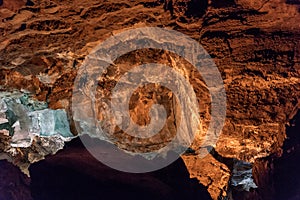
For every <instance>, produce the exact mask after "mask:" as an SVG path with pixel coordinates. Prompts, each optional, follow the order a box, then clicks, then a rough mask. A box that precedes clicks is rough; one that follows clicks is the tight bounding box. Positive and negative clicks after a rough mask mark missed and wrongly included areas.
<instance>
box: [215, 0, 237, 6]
mask: <svg viewBox="0 0 300 200" xmlns="http://www.w3.org/2000/svg"><path fill="white" fill-rule="evenodd" d="M211 5H212V6H213V7H214V8H225V7H231V6H234V5H236V3H235V1H234V0H228V1H222V0H212V1H211Z"/></svg>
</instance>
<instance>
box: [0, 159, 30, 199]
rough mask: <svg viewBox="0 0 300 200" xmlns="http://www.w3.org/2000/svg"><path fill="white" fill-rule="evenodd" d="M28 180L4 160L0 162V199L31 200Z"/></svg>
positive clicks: (16, 168)
mask: <svg viewBox="0 0 300 200" xmlns="http://www.w3.org/2000/svg"><path fill="white" fill-rule="evenodd" d="M29 185H30V179H29V178H28V177H27V176H26V175H25V174H23V173H22V172H21V171H20V169H19V168H18V167H16V166H14V165H13V164H11V163H9V162H8V161H6V160H1V161H0V199H1V200H31V199H32V198H31V194H30V187H29Z"/></svg>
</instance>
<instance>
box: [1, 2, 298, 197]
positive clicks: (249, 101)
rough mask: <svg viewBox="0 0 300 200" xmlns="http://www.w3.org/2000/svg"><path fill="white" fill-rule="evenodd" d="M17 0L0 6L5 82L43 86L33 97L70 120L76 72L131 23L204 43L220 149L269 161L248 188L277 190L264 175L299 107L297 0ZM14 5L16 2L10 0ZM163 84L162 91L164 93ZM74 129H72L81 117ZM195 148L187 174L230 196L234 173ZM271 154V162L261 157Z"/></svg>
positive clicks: (198, 85) (137, 57) (204, 110)
mask: <svg viewBox="0 0 300 200" xmlns="http://www.w3.org/2000/svg"><path fill="white" fill-rule="evenodd" d="M7 2H11V3H7ZM13 2H15V3H13ZM18 2H19V1H5V0H4V1H3V5H2V7H1V8H2V9H0V11H1V14H0V16H1V20H0V21H1V22H0V35H1V37H0V69H1V70H0V84H1V87H2V90H7V89H8V88H15V89H20V90H21V89H22V90H27V91H29V92H31V93H32V94H36V96H35V98H36V99H38V100H41V101H46V102H48V104H49V106H50V108H52V109H59V108H64V109H66V110H67V111H68V113H69V115H70V118H72V114H71V110H70V105H71V102H70V99H71V95H72V86H73V83H74V79H75V77H76V73H77V70H78V68H80V66H81V63H82V61H83V60H84V58H85V57H86V55H88V54H89V52H90V51H91V50H92V49H93V48H94V47H95V46H96V45H97V44H99V42H101V41H103V40H104V39H106V38H108V37H109V36H110V35H111V34H114V33H116V32H120V31H122V30H126V29H128V28H134V27H143V26H155V27H166V28H170V29H174V30H177V31H180V32H182V33H184V34H187V35H188V36H190V37H192V38H194V39H196V40H197V41H199V42H200V44H202V45H203V47H204V48H205V49H206V50H207V51H208V53H209V54H210V55H211V57H212V58H213V59H214V61H215V63H216V65H217V67H218V69H219V70H220V72H221V74H222V78H223V80H224V84H225V89H226V93H227V119H226V122H225V126H224V128H223V132H222V134H221V136H220V138H219V141H218V143H217V144H216V147H215V149H216V151H217V152H218V153H219V154H220V155H221V156H223V157H228V158H235V159H238V160H243V161H247V162H251V163H254V162H256V163H259V162H263V163H264V164H262V165H260V164H257V165H255V167H254V169H253V171H254V179H255V181H256V184H257V185H258V189H256V190H255V191H254V192H253V193H250V194H249V193H247V195H254V196H255V195H256V196H255V198H262V196H263V194H266V193H267V192H266V191H271V190H272V189H270V187H271V188H272V187H273V186H270V185H268V187H264V189H263V188H262V185H264V184H265V183H266V182H268V180H267V179H265V180H263V179H261V178H260V177H259V176H258V174H265V175H266V177H269V175H271V176H272V173H273V172H271V171H270V168H272V165H273V161H272V160H273V159H275V158H276V157H278V156H281V155H282V153H284V150H283V149H282V146H283V145H284V141H285V139H286V137H287V136H286V132H287V128H286V124H287V123H288V122H289V121H290V120H291V119H293V118H294V117H295V114H296V113H297V111H298V110H299V96H300V89H299V88H300V81H299V79H300V69H299V60H300V53H299V46H300V44H299V37H300V35H299V25H298V24H299V23H298V21H299V19H300V16H299V8H298V7H297V5H298V4H297V1H293V2H291V1H288V2H285V1H283V0H270V1H261V2H253V1H250V0H249V1H248V0H236V1H226V3H223V2H221V1H217V0H215V1H209V2H205V1H175V0H173V1H165V3H164V2H161V1H156V0H146V1H134V2H132V1H117V2H114V1H106V2H98V1H91V0H74V1H65V2H62V1H59V0H51V1H44V0H39V1H33V3H34V4H32V5H30V6H29V5H27V6H26V5H24V4H21V5H22V6H21V5H20V4H19V3H18ZM8 4H9V5H13V7H8V6H5V7H3V6H4V5H8ZM198 5H201V9H199V10H198V9H195V6H198ZM166 10H167V12H166ZM145 55H149V57H145ZM130 56H131V57H130V58H131V59H126V57H123V58H121V59H119V60H118V63H117V64H119V66H118V67H120V66H122V64H124V65H131V66H133V64H136V63H135V62H137V61H138V62H141V63H142V62H147V61H149V60H150V61H153V58H157V59H158V60H160V61H161V62H163V63H164V64H169V65H170V66H171V67H173V68H176V67H177V68H180V67H186V68H187V69H189V64H188V63H186V62H185V61H183V60H179V58H176V56H174V55H173V56H174V57H173V58H176V59H178V62H175V64H174V62H173V63H172V59H169V57H172V55H170V54H165V53H163V52H152V51H141V52H135V53H132V55H130ZM124 65H123V67H124ZM123 69H126V67H124V68H123ZM111 72H112V73H114V70H112V71H111ZM108 73H109V72H108ZM190 78H191V82H192V83H194V85H193V86H195V87H194V89H195V90H196V91H197V92H199V94H201V95H199V97H200V96H202V98H200V101H201V102H203V104H201V106H200V108H201V110H200V115H201V117H202V119H203V120H202V121H203V123H202V124H203V125H202V126H203V127H202V129H203V131H204V132H205V130H207V126H208V123H209V118H210V115H209V104H210V102H209V94H207V90H206V89H205V86H203V84H202V83H203V81H202V79H201V77H199V76H196V77H190ZM106 80H108V79H106ZM114 84H115V83H114V82H112V81H103V83H101V84H100V86H101V87H102V88H103V90H109V89H110V88H112V87H113V85H114ZM150 89H151V88H150ZM104 92H105V91H104ZM164 92H165V93H166V91H163V92H162V93H161V96H159V97H163V96H164ZM145 97H146V94H143V93H140V95H138V96H136V99H138V100H142V99H143V100H145ZM149 101H150V100H149ZM147 102H148V101H147ZM148 103H149V102H148ZM145 107H146V106H145V105H143V104H142V103H141V101H137V102H135V103H133V106H132V107H131V108H132V113H133V118H134V119H135V120H137V121H138V120H140V121H139V123H147V117H145V118H143V117H142V115H140V114H139V113H138V112H137V110H139V109H138V108H143V109H142V110H144V108H145ZM171 109H172V107H170V110H171ZM146 114H147V112H145V113H143V115H145V116H146ZM170 119H171V118H170ZM72 130H73V132H74V133H75V128H74V124H73V129H72ZM191 148H192V149H193V150H194V153H192V154H185V155H183V156H182V158H183V160H184V162H185V164H186V166H187V169H188V171H189V173H190V176H191V177H193V178H197V179H198V180H199V181H200V182H201V183H202V184H203V185H204V186H205V187H207V189H208V191H209V193H210V194H211V196H212V197H213V199H217V198H218V196H226V195H227V194H226V191H227V190H228V181H229V177H230V173H231V172H230V170H229V169H228V167H227V166H226V165H225V164H224V163H222V162H219V161H218V160H216V159H215V158H214V157H213V156H212V155H211V154H209V155H207V156H206V157H205V158H202V159H200V158H199V157H198V155H197V154H198V153H199V151H200V150H201V139H199V138H198V140H196V141H195V143H194V144H193V145H192V147H191ZM265 159H266V162H265V161H262V160H265ZM269 159H271V160H269ZM286 159H288V158H286ZM282 166H285V165H282ZM286 167H288V166H286ZM280 172H282V171H280V169H279V168H278V173H280ZM281 180H284V179H281ZM278 181H279V180H278ZM274 187H275V186H274ZM276 187H278V186H276ZM262 190H264V191H262ZM247 195H246V196H247ZM246 196H242V197H241V196H239V198H238V199H243V198H246ZM263 197H265V196H263ZM249 198H250V197H249ZM251 198H252V197H251ZM251 198H250V199H251ZM253 198H254V197H253Z"/></svg>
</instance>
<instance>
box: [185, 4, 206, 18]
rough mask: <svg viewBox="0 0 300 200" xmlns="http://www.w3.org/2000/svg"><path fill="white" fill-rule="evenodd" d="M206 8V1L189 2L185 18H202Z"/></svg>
mask: <svg viewBox="0 0 300 200" xmlns="http://www.w3.org/2000/svg"><path fill="white" fill-rule="evenodd" d="M207 7H208V1H207V0H191V1H190V2H189V3H188V9H187V11H186V15H187V16H192V17H202V16H203V15H204V14H205V12H206V10H207Z"/></svg>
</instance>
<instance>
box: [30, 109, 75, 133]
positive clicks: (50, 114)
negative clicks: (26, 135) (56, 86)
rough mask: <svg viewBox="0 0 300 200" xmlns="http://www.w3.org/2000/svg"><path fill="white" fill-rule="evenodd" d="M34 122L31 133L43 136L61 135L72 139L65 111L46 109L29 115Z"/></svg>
mask: <svg viewBox="0 0 300 200" xmlns="http://www.w3.org/2000/svg"><path fill="white" fill-rule="evenodd" d="M29 116H30V117H31V120H32V125H31V128H30V132H32V133H35V134H39V135H41V136H52V135H56V134H58V135H61V136H63V137H72V136H73V135H72V133H71V131H70V126H69V122H68V118H67V114H66V112H65V111H64V110H50V109H44V110H40V111H33V112H30V113H29Z"/></svg>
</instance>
